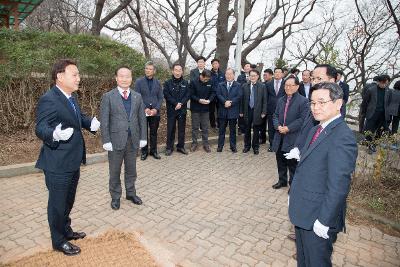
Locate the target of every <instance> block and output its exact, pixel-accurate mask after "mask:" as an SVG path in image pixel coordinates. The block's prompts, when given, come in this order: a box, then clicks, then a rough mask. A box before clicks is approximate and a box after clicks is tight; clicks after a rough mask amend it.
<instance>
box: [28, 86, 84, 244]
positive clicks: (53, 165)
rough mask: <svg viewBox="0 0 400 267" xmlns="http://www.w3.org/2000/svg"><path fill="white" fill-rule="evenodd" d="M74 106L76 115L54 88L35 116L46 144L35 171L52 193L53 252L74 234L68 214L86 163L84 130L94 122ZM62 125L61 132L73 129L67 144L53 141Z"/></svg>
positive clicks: (49, 204)
mask: <svg viewBox="0 0 400 267" xmlns="http://www.w3.org/2000/svg"><path fill="white" fill-rule="evenodd" d="M74 102H75V103H74V105H75V109H76V113H75V110H74V108H73V107H72V105H71V104H70V102H69V101H68V99H67V98H66V97H65V95H64V94H63V93H62V92H61V91H60V89H58V88H57V87H55V86H54V87H53V88H51V89H50V90H49V91H47V92H46V93H45V94H44V95H43V96H42V97H41V98H40V100H39V103H38V106H37V112H36V128H35V132H36V135H37V137H39V139H41V140H42V141H43V145H42V148H41V150H40V155H39V159H38V161H37V162H36V168H39V169H42V170H43V171H44V174H45V180H46V186H47V189H48V190H49V200H48V206H47V215H48V221H49V226H50V233H51V240H52V244H53V247H54V248H59V247H60V246H61V245H62V244H63V243H65V242H66V241H67V238H68V237H70V236H72V234H73V231H72V229H71V219H70V217H69V214H70V212H71V209H72V206H73V204H74V201H75V194H76V187H77V185H78V181H79V167H80V165H81V163H85V162H86V150H85V142H84V140H83V136H82V128H85V129H87V130H90V124H91V118H89V117H87V116H86V115H84V114H83V113H82V112H81V110H80V108H79V105H78V103H77V101H74ZM60 123H61V124H62V129H66V128H69V127H71V128H73V129H74V132H73V134H72V136H71V137H70V138H69V139H68V140H67V141H54V140H53V131H54V130H55V128H56V126H57V125H58V124H60Z"/></svg>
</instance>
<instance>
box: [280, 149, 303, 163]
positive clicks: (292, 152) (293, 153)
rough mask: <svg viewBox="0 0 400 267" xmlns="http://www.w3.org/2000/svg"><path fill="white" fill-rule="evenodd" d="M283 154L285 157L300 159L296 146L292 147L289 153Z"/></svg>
mask: <svg viewBox="0 0 400 267" xmlns="http://www.w3.org/2000/svg"><path fill="white" fill-rule="evenodd" d="M283 155H284V156H285V158H286V159H296V160H297V161H300V150H299V149H298V148H297V147H295V148H292V149H291V150H290V151H289V153H285V154H283Z"/></svg>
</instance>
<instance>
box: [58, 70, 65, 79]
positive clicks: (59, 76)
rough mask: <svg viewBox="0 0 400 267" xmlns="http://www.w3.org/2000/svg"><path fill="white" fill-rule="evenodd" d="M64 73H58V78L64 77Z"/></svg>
mask: <svg viewBox="0 0 400 267" xmlns="http://www.w3.org/2000/svg"><path fill="white" fill-rule="evenodd" d="M63 74H64V73H62V72H59V73H57V80H61V78H62V77H63Z"/></svg>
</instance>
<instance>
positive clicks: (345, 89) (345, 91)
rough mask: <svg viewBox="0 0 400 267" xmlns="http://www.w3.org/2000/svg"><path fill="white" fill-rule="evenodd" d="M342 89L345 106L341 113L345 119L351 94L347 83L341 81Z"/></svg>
mask: <svg viewBox="0 0 400 267" xmlns="http://www.w3.org/2000/svg"><path fill="white" fill-rule="evenodd" d="M339 86H340V88H342V90H343V105H342V108H341V109H340V113H341V114H342V116H343V118H344V117H345V116H346V104H347V101H349V94H350V87H349V85H348V84H347V83H345V82H342V81H340V82H339Z"/></svg>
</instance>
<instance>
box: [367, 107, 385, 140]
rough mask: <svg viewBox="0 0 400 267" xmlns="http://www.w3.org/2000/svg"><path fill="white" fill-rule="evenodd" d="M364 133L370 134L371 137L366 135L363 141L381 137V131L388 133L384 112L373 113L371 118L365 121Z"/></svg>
mask: <svg viewBox="0 0 400 267" xmlns="http://www.w3.org/2000/svg"><path fill="white" fill-rule="evenodd" d="M364 131H365V132H367V131H369V132H371V133H372V135H367V136H366V137H365V139H366V140H367V141H372V140H373V137H374V136H375V137H377V138H379V137H381V135H382V132H383V131H388V124H387V122H386V120H385V111H375V113H374V115H372V117H371V118H369V119H367V120H366V121H365V128H364Z"/></svg>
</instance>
